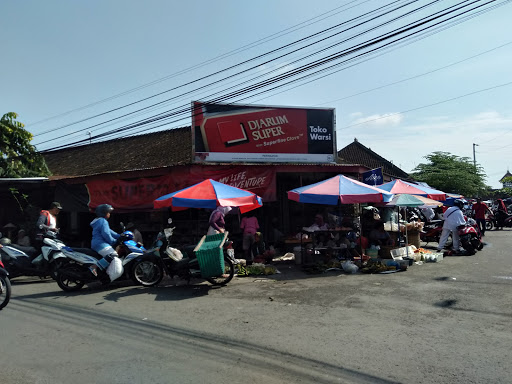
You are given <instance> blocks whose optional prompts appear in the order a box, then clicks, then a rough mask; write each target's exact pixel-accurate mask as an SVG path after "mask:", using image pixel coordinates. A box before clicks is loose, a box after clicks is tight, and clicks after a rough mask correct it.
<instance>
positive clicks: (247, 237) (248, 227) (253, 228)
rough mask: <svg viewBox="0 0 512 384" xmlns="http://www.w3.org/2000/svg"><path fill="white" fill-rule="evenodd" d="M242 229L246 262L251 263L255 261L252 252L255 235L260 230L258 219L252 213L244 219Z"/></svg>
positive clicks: (241, 224)
mask: <svg viewBox="0 0 512 384" xmlns="http://www.w3.org/2000/svg"><path fill="white" fill-rule="evenodd" d="M240 229H241V230H242V231H243V238H242V248H243V250H244V254H245V260H246V261H247V262H248V263H249V262H252V260H253V259H254V255H253V254H252V252H251V249H252V245H253V244H254V234H255V233H256V232H258V229H260V225H259V223H258V219H257V218H256V217H255V216H254V214H253V213H252V212H251V213H249V214H248V215H247V216H244V217H243V218H242V222H241V223H240Z"/></svg>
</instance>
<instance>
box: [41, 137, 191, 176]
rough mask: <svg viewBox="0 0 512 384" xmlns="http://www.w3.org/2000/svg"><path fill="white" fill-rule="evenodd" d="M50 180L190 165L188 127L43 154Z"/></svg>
mask: <svg viewBox="0 0 512 384" xmlns="http://www.w3.org/2000/svg"><path fill="white" fill-rule="evenodd" d="M43 156H44V158H45V160H46V164H47V165H48V168H49V169H50V171H51V172H52V175H53V176H52V178H54V179H57V178H61V177H76V176H90V175H97V174H103V173H113V172H122V171H133V170H142V169H154V168H161V167H168V166H172V165H178V164H189V163H191V162H192V132H191V129H190V127H184V128H176V129H171V130H166V131H159V132H154V133H148V134H145V135H139V136H131V137H127V138H121V139H114V140H109V141H104V142H100V143H93V144H89V145H83V146H80V147H73V148H67V149H61V150H56V151H51V152H43Z"/></svg>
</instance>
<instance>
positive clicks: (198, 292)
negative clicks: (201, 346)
mask: <svg viewBox="0 0 512 384" xmlns="http://www.w3.org/2000/svg"><path fill="white" fill-rule="evenodd" d="M220 288H221V287H214V286H209V285H192V284H191V285H183V286H156V287H140V286H135V287H128V288H126V289H120V290H119V289H118V290H115V291H112V292H108V293H107V294H106V295H105V296H104V297H103V298H104V299H105V300H107V301H113V302H119V301H120V300H121V299H125V298H128V297H130V296H140V295H148V296H152V297H153V298H154V300H155V301H181V300H190V299H195V298H198V297H202V296H208V294H209V292H210V291H211V290H214V289H220Z"/></svg>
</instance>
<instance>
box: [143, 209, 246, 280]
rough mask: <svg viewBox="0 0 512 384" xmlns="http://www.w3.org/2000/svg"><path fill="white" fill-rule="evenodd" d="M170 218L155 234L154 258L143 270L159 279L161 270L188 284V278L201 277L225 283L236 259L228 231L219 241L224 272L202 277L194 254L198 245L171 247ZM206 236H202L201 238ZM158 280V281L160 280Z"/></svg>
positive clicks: (229, 276)
mask: <svg viewBox="0 0 512 384" xmlns="http://www.w3.org/2000/svg"><path fill="white" fill-rule="evenodd" d="M171 223H172V219H169V220H168V224H169V226H168V227H167V228H165V229H164V230H163V231H161V232H160V233H159V234H158V235H157V239H156V241H155V248H154V249H153V251H152V252H153V255H154V256H155V258H154V259H153V260H152V261H153V263H152V265H148V266H147V267H148V268H146V270H145V272H146V273H148V274H153V273H154V274H155V275H156V276H158V277H159V279H160V280H161V279H162V277H163V273H162V271H165V273H166V274H167V275H168V276H170V277H174V276H177V277H178V278H180V279H182V280H186V281H187V284H190V279H192V278H201V279H205V280H206V281H208V282H209V283H210V284H212V285H226V284H227V283H229V282H230V281H231V280H232V279H233V276H234V275H235V264H237V261H236V259H235V257H234V255H235V252H234V249H233V247H232V242H230V241H228V240H227V236H228V233H227V232H226V233H224V236H223V238H222V240H221V242H220V245H219V247H222V252H223V263H224V273H221V274H219V275H218V276H213V277H203V276H202V274H201V270H200V266H199V261H198V259H197V257H196V255H195V252H196V251H197V248H198V246H188V247H184V248H182V249H181V250H180V249H177V248H173V247H171V242H170V240H171V237H172V235H173V232H174V229H175V228H176V227H171V226H170V224H171ZM205 238H206V237H203V240H204V239H205ZM221 264H222V263H221ZM160 280H159V281H158V282H160Z"/></svg>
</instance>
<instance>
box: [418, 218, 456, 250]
mask: <svg viewBox="0 0 512 384" xmlns="http://www.w3.org/2000/svg"><path fill="white" fill-rule="evenodd" d="M441 232H443V220H432V221H429V222H426V223H425V224H424V225H423V231H422V232H420V239H421V241H424V242H426V243H431V242H435V243H439V239H440V238H441ZM450 245H451V241H450Z"/></svg>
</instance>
